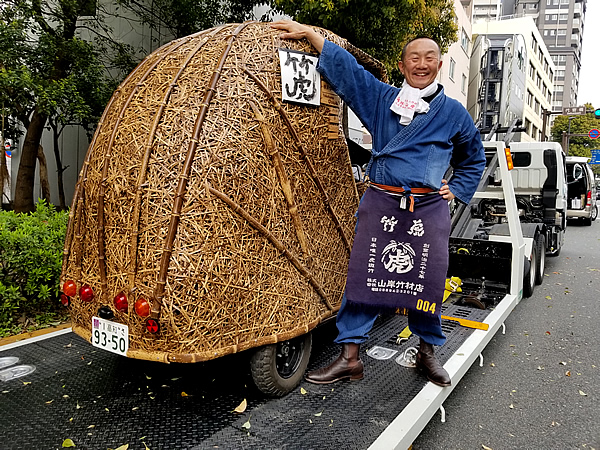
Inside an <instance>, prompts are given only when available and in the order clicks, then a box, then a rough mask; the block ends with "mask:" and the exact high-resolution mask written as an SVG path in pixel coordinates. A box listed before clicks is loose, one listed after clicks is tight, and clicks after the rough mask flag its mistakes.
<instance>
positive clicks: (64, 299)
mask: <svg viewBox="0 0 600 450" xmlns="http://www.w3.org/2000/svg"><path fill="white" fill-rule="evenodd" d="M60 302H61V303H62V304H63V306H70V305H71V297H69V296H68V295H65V294H64V293H63V292H61V293H60Z"/></svg>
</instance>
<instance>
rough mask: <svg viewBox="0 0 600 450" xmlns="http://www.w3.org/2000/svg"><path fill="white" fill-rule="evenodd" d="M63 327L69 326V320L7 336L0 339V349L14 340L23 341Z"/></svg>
mask: <svg viewBox="0 0 600 450" xmlns="http://www.w3.org/2000/svg"><path fill="white" fill-rule="evenodd" d="M65 328H71V322H67V323H63V324H60V325H58V326H55V327H48V328H43V329H41V330H35V331H30V332H28V333H21V334H16V335H14V336H8V337H5V338H1V339H0V350H1V349H2V347H3V346H4V345H8V344H14V343H15V342H19V341H24V340H26V339H31V338H34V337H38V336H43V335H44V334H49V333H53V332H55V331H60V330H64V329H65Z"/></svg>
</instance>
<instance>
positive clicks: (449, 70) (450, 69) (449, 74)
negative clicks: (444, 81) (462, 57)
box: [448, 58, 456, 81]
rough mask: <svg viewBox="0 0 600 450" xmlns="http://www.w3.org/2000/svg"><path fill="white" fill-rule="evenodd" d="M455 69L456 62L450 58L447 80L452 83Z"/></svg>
mask: <svg viewBox="0 0 600 450" xmlns="http://www.w3.org/2000/svg"><path fill="white" fill-rule="evenodd" d="M455 68H456V61H454V59H452V58H450V67H448V78H450V79H451V80H452V81H454V69H455Z"/></svg>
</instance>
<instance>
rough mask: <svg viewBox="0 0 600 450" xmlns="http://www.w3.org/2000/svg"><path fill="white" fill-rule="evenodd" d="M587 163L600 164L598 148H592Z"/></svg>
mask: <svg viewBox="0 0 600 450" xmlns="http://www.w3.org/2000/svg"><path fill="white" fill-rule="evenodd" d="M588 164H600V150H592V159H591V160H590V162H589V163H588Z"/></svg>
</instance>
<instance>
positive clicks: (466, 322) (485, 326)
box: [442, 316, 490, 331]
mask: <svg viewBox="0 0 600 450" xmlns="http://www.w3.org/2000/svg"><path fill="white" fill-rule="evenodd" d="M442 319H446V320H453V321H455V322H458V323H459V324H460V325H462V326H463V327H467V328H476V329H477V330H485V331H487V330H488V328H489V327H490V326H489V325H488V324H487V323H483V322H476V321H475V320H468V319H461V318H460V317H450V316H442Z"/></svg>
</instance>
